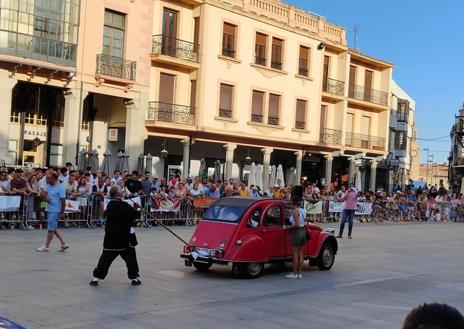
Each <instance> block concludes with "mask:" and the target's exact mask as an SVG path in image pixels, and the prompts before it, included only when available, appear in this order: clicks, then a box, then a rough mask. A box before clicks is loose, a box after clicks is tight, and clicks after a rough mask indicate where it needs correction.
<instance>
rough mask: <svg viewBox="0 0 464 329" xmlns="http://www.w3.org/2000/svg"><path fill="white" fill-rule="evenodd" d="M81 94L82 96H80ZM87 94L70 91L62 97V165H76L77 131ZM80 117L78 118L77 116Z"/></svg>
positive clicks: (78, 90)
mask: <svg viewBox="0 0 464 329" xmlns="http://www.w3.org/2000/svg"><path fill="white" fill-rule="evenodd" d="M81 92H82V95H81ZM88 94H89V92H88V91H86V90H82V91H81V89H78V88H76V89H70V90H69V92H68V93H67V95H65V96H64V99H65V102H64V126H63V163H62V165H64V164H65V163H66V162H71V163H75V164H77V158H76V156H77V154H76V152H78V149H79V150H80V145H79V144H80V141H79V136H80V134H79V130H80V129H81V127H80V122H82V121H81V119H82V118H81V117H82V112H83V111H84V104H81V101H82V102H84V99H85V98H86V97H87V95H88ZM79 115H80V116H79ZM100 158H101V156H100Z"/></svg>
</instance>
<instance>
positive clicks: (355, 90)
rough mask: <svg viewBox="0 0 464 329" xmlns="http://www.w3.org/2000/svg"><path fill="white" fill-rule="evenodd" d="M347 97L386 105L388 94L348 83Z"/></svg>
mask: <svg viewBox="0 0 464 329" xmlns="http://www.w3.org/2000/svg"><path fill="white" fill-rule="evenodd" d="M348 97H350V98H354V99H358V100H361V101H366V102H370V103H374V104H379V105H388V94H387V93H386V92H383V91H380V90H375V89H369V88H366V87H364V86H358V85H350V87H349V90H348Z"/></svg>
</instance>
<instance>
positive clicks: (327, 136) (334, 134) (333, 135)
mask: <svg viewBox="0 0 464 329" xmlns="http://www.w3.org/2000/svg"><path fill="white" fill-rule="evenodd" d="M320 142H321V143H323V144H333V145H340V144H341V143H342V132H341V131H340V130H334V129H327V128H324V129H322V131H321V136H320Z"/></svg>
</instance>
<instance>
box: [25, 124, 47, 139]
mask: <svg viewBox="0 0 464 329" xmlns="http://www.w3.org/2000/svg"><path fill="white" fill-rule="evenodd" d="M36 138H38V139H39V140H40V141H41V142H46V141H47V127H27V126H26V127H24V139H25V140H28V141H29V140H34V139H36Z"/></svg>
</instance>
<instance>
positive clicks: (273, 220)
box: [258, 204, 287, 258]
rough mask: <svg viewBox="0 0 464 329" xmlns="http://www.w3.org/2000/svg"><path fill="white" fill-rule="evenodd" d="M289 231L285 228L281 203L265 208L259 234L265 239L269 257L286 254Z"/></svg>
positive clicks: (279, 256)
mask: <svg viewBox="0 0 464 329" xmlns="http://www.w3.org/2000/svg"><path fill="white" fill-rule="evenodd" d="M286 233H287V231H286V230H284V229H283V209H282V206H281V205H280V204H277V205H271V206H269V207H267V208H266V209H265V210H264V213H263V216H262V221H261V227H260V230H259V233H258V234H259V236H260V237H261V238H262V239H263V242H264V246H265V248H266V254H267V256H268V257H269V258H282V257H285V256H286V243H287V238H286Z"/></svg>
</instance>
